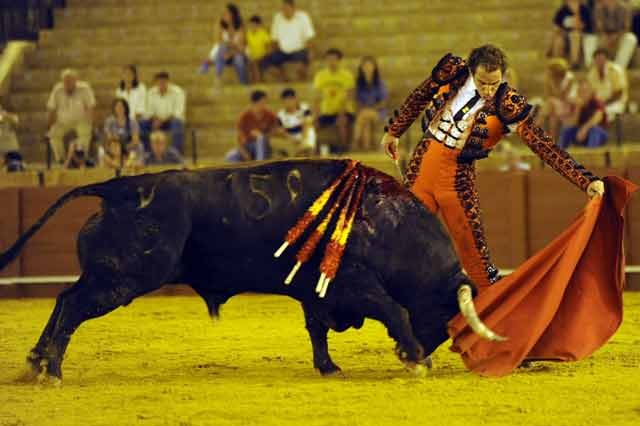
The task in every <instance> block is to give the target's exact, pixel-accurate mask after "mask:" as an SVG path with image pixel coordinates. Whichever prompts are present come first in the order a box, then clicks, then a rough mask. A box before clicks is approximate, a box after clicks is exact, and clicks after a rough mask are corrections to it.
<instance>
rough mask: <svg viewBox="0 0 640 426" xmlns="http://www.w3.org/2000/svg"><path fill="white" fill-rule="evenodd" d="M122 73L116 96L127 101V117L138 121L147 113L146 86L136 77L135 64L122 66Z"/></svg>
mask: <svg viewBox="0 0 640 426" xmlns="http://www.w3.org/2000/svg"><path fill="white" fill-rule="evenodd" d="M122 74H123V75H122V80H120V84H119V85H118V88H117V89H116V98H121V99H124V100H125V101H127V104H129V117H130V118H131V119H133V120H137V121H138V122H140V121H141V120H142V119H143V118H144V117H145V116H146V115H147V87H146V86H145V85H144V83H142V82H140V80H139V79H138V68H136V66H135V65H127V66H126V67H124V68H123V69H122Z"/></svg>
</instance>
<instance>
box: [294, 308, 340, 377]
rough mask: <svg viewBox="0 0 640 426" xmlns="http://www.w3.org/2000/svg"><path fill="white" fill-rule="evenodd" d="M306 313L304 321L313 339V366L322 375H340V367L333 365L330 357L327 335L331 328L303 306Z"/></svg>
mask: <svg viewBox="0 0 640 426" xmlns="http://www.w3.org/2000/svg"><path fill="white" fill-rule="evenodd" d="M302 309H303V311H304V321H305V325H306V327H307V331H308V332H309V337H310V338H311V346H312V348H313V366H314V367H315V368H316V369H317V370H318V371H320V374H322V375H323V376H327V375H330V374H335V373H339V372H340V371H341V370H340V367H338V366H337V365H335V364H334V363H333V360H331V356H330V355H329V346H328V345H327V333H328V331H329V328H328V327H327V326H326V325H325V324H324V323H323V322H322V321H321V320H319V319H318V318H316V317H315V316H314V315H313V312H312V310H311V309H310V308H309V307H308V306H306V305H305V304H304V303H303V304H302Z"/></svg>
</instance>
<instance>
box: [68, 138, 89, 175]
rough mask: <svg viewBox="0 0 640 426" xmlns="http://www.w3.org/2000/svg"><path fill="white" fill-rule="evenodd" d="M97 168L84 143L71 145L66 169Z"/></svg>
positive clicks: (72, 143)
mask: <svg viewBox="0 0 640 426" xmlns="http://www.w3.org/2000/svg"><path fill="white" fill-rule="evenodd" d="M92 167H95V163H94V162H93V160H92V159H91V158H89V157H88V155H87V151H85V149H84V145H82V143H80V142H78V141H77V140H76V141H73V142H71V144H69V152H68V153H67V160H66V161H65V163H64V168H65V169H88V168H92Z"/></svg>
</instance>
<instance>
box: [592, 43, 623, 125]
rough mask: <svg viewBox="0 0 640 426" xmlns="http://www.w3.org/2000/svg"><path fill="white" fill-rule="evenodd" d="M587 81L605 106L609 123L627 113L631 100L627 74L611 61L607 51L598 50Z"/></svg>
mask: <svg viewBox="0 0 640 426" xmlns="http://www.w3.org/2000/svg"><path fill="white" fill-rule="evenodd" d="M587 80H588V81H589V84H590V85H591V87H592V88H593V90H594V92H595V95H596V97H597V98H598V100H600V102H602V103H604V105H605V113H606V119H607V121H609V122H612V121H614V120H615V118H616V117H617V116H618V115H619V114H623V113H624V112H625V110H626V108H627V101H628V100H629V84H628V82H627V73H626V71H625V70H624V68H622V67H621V66H620V65H618V64H616V63H614V62H612V61H610V60H609V58H608V52H607V50H606V49H598V50H596V53H595V54H594V55H593V65H592V67H591V69H590V70H589V73H588V74H587Z"/></svg>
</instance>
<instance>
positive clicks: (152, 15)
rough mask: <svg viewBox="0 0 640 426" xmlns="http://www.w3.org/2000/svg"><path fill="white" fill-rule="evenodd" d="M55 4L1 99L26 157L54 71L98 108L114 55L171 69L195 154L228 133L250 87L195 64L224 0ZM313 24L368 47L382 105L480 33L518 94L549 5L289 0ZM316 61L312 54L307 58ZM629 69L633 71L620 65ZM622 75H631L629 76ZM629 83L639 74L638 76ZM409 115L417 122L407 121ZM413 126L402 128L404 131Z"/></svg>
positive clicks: (533, 85)
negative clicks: (52, 19)
mask: <svg viewBox="0 0 640 426" xmlns="http://www.w3.org/2000/svg"><path fill="white" fill-rule="evenodd" d="M67 3H68V7H67V9H66V10H61V11H59V12H58V15H57V16H56V23H57V26H56V29H55V30H53V31H48V32H46V33H44V34H42V41H41V43H40V45H39V48H38V49H37V51H35V52H34V53H33V54H32V55H30V57H29V58H28V64H29V68H28V70H27V72H25V73H24V74H23V75H21V76H18V77H17V78H15V79H14V81H13V82H12V93H11V97H10V104H9V107H10V108H11V109H13V110H15V111H16V112H18V113H19V114H20V117H21V119H22V123H23V125H22V126H21V130H20V137H21V141H22V145H23V147H24V151H25V153H26V156H27V159H28V160H30V161H42V158H43V156H44V147H43V146H42V144H41V143H39V141H40V140H41V139H42V135H43V134H44V132H45V128H46V111H45V103H46V100H47V97H48V94H49V91H50V90H51V88H52V86H53V85H54V84H55V82H56V81H57V80H58V78H59V74H60V71H61V70H62V69H63V68H66V67H75V68H77V69H78V70H79V71H80V74H81V79H83V80H86V81H88V82H90V83H91V85H92V86H93V88H94V90H95V92H96V96H97V100H98V110H97V117H98V120H99V123H102V120H103V119H104V117H105V116H106V115H107V114H108V112H109V108H110V105H111V101H112V99H113V94H114V89H115V87H116V84H117V81H118V80H119V78H120V74H121V68H122V66H123V65H125V64H129V63H135V64H137V65H138V66H139V70H140V74H141V78H142V80H143V81H145V82H146V83H147V84H148V85H149V84H150V80H151V78H152V75H153V74H154V73H155V72H157V71H160V70H167V71H168V72H170V73H171V75H172V79H173V80H174V81H175V82H176V83H177V84H179V85H180V86H182V87H183V88H184V89H185V90H186V92H187V96H188V106H187V111H188V112H187V121H188V125H189V127H191V128H194V129H197V130H198V136H199V151H200V155H201V156H202V157H207V158H216V157H219V156H221V155H222V154H223V153H224V152H225V151H227V150H228V149H229V148H230V147H232V146H233V145H234V141H235V137H234V133H235V131H234V123H235V120H236V118H237V116H238V114H239V113H240V111H242V110H243V109H244V108H245V106H246V105H247V103H248V97H249V93H250V92H251V90H254V89H255V88H256V87H255V86H254V87H243V86H240V85H238V84H237V82H236V78H235V75H234V72H233V70H232V69H228V70H227V71H226V72H225V76H224V85H223V86H222V87H220V88H217V89H214V87H213V84H212V77H211V76H210V75H205V76H200V75H198V74H197V73H196V70H197V68H198V66H199V64H200V63H201V61H202V59H203V58H204V57H205V56H206V54H207V52H208V51H209V49H210V48H211V44H212V40H211V39H212V34H213V25H214V22H215V21H216V20H217V18H218V16H219V15H220V11H221V10H222V8H223V7H224V4H225V3H226V2H223V1H210V0H209V1H205V0H180V1H178V0H92V1H91V2H86V1H84V0H68V2H67ZM238 4H239V5H240V8H241V11H242V13H243V17H244V19H245V20H247V19H248V18H249V16H251V15H252V14H256V13H257V14H260V15H262V16H263V19H265V20H266V21H267V25H269V24H270V19H271V16H272V15H273V13H274V11H276V10H278V8H279V5H280V1H279V0H257V1H253V2H251V3H250V4H246V3H244V4H243V2H239V3H238ZM298 4H299V6H300V7H301V8H302V9H305V10H307V11H308V12H309V13H310V14H311V16H312V18H313V20H314V24H315V27H316V31H317V33H318V36H317V39H316V46H317V53H318V55H321V53H322V52H324V50H326V49H327V48H329V47H333V46H335V47H338V48H340V49H342V50H343V51H344V52H345V55H346V58H345V63H346V65H347V66H348V67H349V68H351V69H352V70H354V71H355V69H356V67H357V64H358V62H359V58H360V57H361V56H363V55H374V56H376V57H377V58H378V60H379V63H380V66H381V72H382V76H383V78H384V79H385V80H386V81H387V84H388V86H389V87H390V89H391V94H392V99H391V106H397V105H399V104H400V102H402V99H403V98H404V96H405V95H406V93H407V91H408V90H410V89H411V88H412V87H414V86H415V85H416V84H418V83H419V82H420V81H421V80H422V79H423V78H424V77H425V76H426V75H427V74H428V72H429V71H430V69H431V67H432V66H433V65H434V63H435V62H436V61H437V59H438V58H439V57H440V56H441V55H443V54H444V53H446V52H448V51H453V52H455V53H457V54H460V55H466V54H467V52H468V51H469V49H471V48H472V47H474V46H477V45H480V44H482V43H484V42H492V43H495V44H498V45H500V46H502V47H504V48H505V49H506V50H507V52H508V54H509V57H510V59H511V63H512V65H513V66H514V68H515V69H516V71H517V72H518V73H519V75H520V88H521V90H522V91H523V92H524V93H526V94H528V95H530V96H531V95H539V94H540V92H541V90H542V69H543V63H544V60H543V52H544V48H545V45H546V40H547V37H546V36H547V32H548V29H549V22H550V20H551V16H552V13H553V6H551V5H549V1H548V0H520V1H518V2H512V1H510V0H485V1H483V2H482V11H479V10H478V8H477V2H475V1H471V0H460V1H458V2H456V12H455V15H454V14H451V12H450V4H451V3H450V2H449V1H446V0H432V1H430V2H424V1H417V0H406V1H402V2H388V1H379V0H358V1H349V2H342V1H337V0H329V1H326V0H308V1H304V0H300V1H299V2H298ZM320 66H321V62H320V61H319V60H316V61H314V64H313V67H312V68H313V70H315V69H317V68H319V67H320ZM631 77H632V81H633V82H636V81H640V73H638V72H633V73H632V74H631ZM632 84H633V83H632ZM288 86H292V87H294V88H295V89H297V90H298V92H299V93H300V96H301V98H302V99H303V100H311V99H312V91H311V87H310V82H303V83H293V84H282V83H277V82H275V81H274V79H273V77H268V78H267V83H266V84H264V85H261V86H260V87H261V88H262V89H265V90H267V92H268V93H269V95H270V99H271V104H272V107H273V108H274V109H276V108H278V107H279V93H280V92H281V90H282V89H283V88H284V87H288ZM638 87H640V85H638ZM416 127H418V126H416ZM417 131H418V130H417V129H414V131H413V132H412V137H413V138H414V140H415V139H416V138H417V137H418V135H417Z"/></svg>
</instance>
